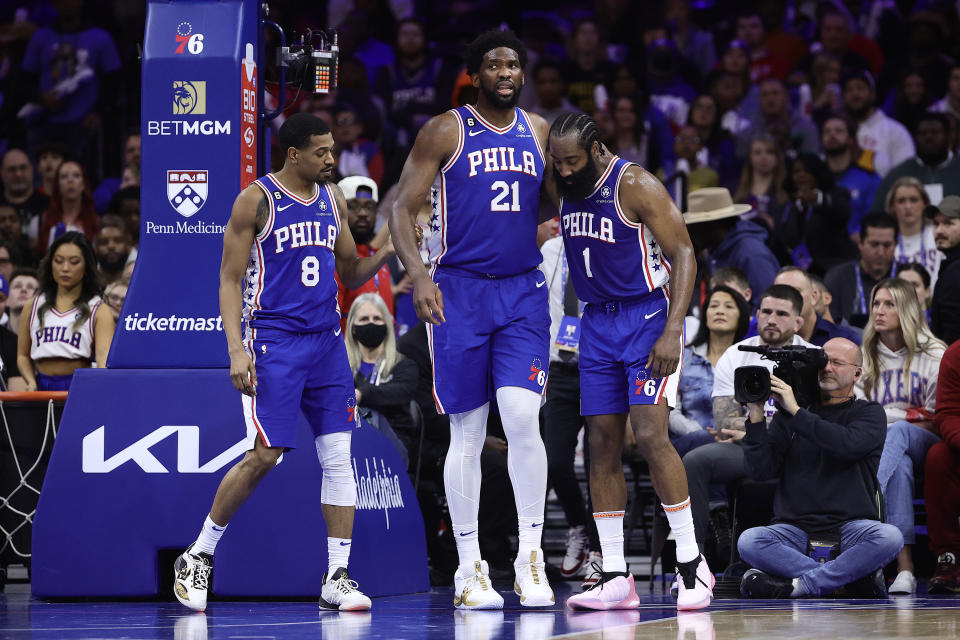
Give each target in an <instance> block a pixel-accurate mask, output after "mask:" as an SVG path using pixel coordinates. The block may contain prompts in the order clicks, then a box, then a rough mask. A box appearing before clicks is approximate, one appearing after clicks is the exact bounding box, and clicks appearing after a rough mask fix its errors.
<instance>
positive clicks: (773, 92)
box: [738, 78, 820, 156]
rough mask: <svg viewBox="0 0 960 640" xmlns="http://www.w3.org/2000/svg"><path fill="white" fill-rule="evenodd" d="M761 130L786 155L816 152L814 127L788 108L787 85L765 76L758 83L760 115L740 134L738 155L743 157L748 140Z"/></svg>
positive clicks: (817, 141)
mask: <svg viewBox="0 0 960 640" xmlns="http://www.w3.org/2000/svg"><path fill="white" fill-rule="evenodd" d="M762 133H765V134H767V135H770V136H772V137H773V139H774V140H776V141H777V142H778V144H779V146H780V147H781V148H782V149H784V150H785V151H786V153H787V155H796V154H798V153H817V152H818V151H820V140H819V137H818V134H817V128H816V126H815V125H814V124H813V122H811V121H810V119H809V118H807V117H806V116H804V115H802V114H800V113H798V112H796V111H793V110H792V109H791V108H790V96H789V94H788V93H787V87H786V85H785V84H784V83H783V81H782V80H779V79H777V78H767V79H766V80H764V81H763V82H761V83H760V115H759V117H758V118H756V119H755V121H754V125H753V128H752V129H751V130H749V131H747V132H746V133H744V134H742V135H741V137H740V141H741V144H740V148H739V149H738V152H739V155H741V156H746V155H747V151H748V149H749V142H750V140H753V139H754V138H755V137H757V136H758V135H760V134H762Z"/></svg>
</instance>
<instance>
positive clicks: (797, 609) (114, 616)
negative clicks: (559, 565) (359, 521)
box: [0, 563, 960, 640]
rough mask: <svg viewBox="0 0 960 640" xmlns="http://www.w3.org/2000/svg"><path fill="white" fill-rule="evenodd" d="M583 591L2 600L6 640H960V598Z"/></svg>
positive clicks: (18, 595)
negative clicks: (697, 603)
mask: <svg viewBox="0 0 960 640" xmlns="http://www.w3.org/2000/svg"><path fill="white" fill-rule="evenodd" d="M117 570H118V571H122V570H123V566H122V563H121V564H118V566H117ZM573 586H574V584H573V583H561V584H559V585H556V588H555V592H556V595H557V600H558V602H557V606H555V607H552V608H550V609H546V610H543V609H539V610H536V609H535V610H531V609H523V608H522V607H521V606H520V605H519V602H518V601H517V598H516V596H514V595H513V594H511V593H507V592H504V598H505V599H506V607H505V609H504V610H503V611H455V610H454V609H453V607H452V600H453V595H452V590H451V589H449V588H446V589H434V590H433V591H431V592H430V593H422V594H414V595H405V596H392V597H384V598H375V599H374V600H373V610H372V611H370V612H367V613H339V612H335V611H334V612H326V611H324V612H320V611H319V610H318V608H317V605H316V602H306V601H303V602H263V601H256V602H254V601H247V602H244V601H239V602H236V601H235V602H222V601H213V602H211V603H210V606H209V608H208V609H207V612H206V613H205V614H196V613H194V614H191V613H188V612H187V611H186V610H185V609H184V608H183V607H182V606H180V605H179V604H178V603H175V602H45V601H40V600H36V599H34V598H32V597H31V596H30V593H29V585H26V584H10V585H7V588H6V592H5V593H3V594H2V595H0V638H3V639H5V640H6V639H10V640H14V639H20V638H32V639H40V638H57V639H60V638H64V639H73V638H175V639H176V640H207V639H210V640H213V639H217V640H220V639H224V640H225V639H229V638H237V639H240V638H244V639H254V638H260V639H267V638H322V639H324V640H360V639H362V638H376V639H379V638H384V639H394V638H430V639H437V640H441V639H444V640H445V639H448V638H449V639H455V640H496V639H501V638H502V639H510V640H540V639H543V638H583V639H585V640H586V639H604V640H621V639H622V640H627V639H632V638H670V639H671V640H672V639H673V638H676V640H714V639H728V638H729V639H733V638H736V639H740V638H793V639H798V640H802V639H805V638H811V639H812V638H844V639H847V640H857V639H859V638H864V639H866V638H917V639H919V638H924V639H927V638H929V639H931V640H932V639H934V638H936V639H938V640H945V639H949V638H960V598H955V597H925V596H918V597H909V596H907V597H897V598H895V599H894V598H891V599H889V600H799V601H782V600H781V601H772V600H771V601H757V600H715V601H714V603H713V604H712V605H711V606H710V608H709V609H706V610H704V611H703V612H697V613H685V614H680V615H677V611H676V605H675V604H674V601H673V600H672V599H671V598H670V597H669V595H661V594H660V592H659V589H656V590H655V593H653V594H651V593H649V591H648V588H647V585H646V583H644V584H642V585H638V590H639V591H640V592H641V605H640V608H639V609H638V610H634V611H600V612H571V611H568V610H567V609H566V608H565V606H564V604H565V602H566V599H567V597H569V596H570V594H571V588H572V587H573Z"/></svg>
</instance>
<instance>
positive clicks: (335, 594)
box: [320, 567, 370, 611]
mask: <svg viewBox="0 0 960 640" xmlns="http://www.w3.org/2000/svg"><path fill="white" fill-rule="evenodd" d="M357 587H358V585H357V583H356V582H354V581H353V580H351V579H350V575H349V574H348V573H347V570H346V569H344V568H343V567H338V568H337V570H336V571H334V572H333V575H332V576H331V577H330V578H329V579H327V574H323V587H322V588H321V589H320V608H321V609H339V610H340V611H366V610H367V609H369V608H370V598H368V597H367V596H365V595H364V594H363V593H361V591H360V590H359V589H358V588H357Z"/></svg>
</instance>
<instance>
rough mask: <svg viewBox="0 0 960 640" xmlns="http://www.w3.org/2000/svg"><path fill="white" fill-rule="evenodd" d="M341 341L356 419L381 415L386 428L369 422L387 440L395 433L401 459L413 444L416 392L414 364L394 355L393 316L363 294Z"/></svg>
mask: <svg viewBox="0 0 960 640" xmlns="http://www.w3.org/2000/svg"><path fill="white" fill-rule="evenodd" d="M344 340H345V341H346V343H347V358H348V359H349V360H350V370H351V371H353V380H354V385H355V386H356V393H357V406H358V407H359V408H360V415H361V416H364V415H365V413H366V411H365V410H369V411H375V412H377V413H378V414H379V415H380V416H382V417H383V418H384V419H385V420H386V422H387V423H388V424H387V425H383V423H382V422H381V421H380V420H379V418H378V417H377V416H376V415H375V414H369V417H368V420H369V421H370V422H372V423H373V424H374V426H376V427H377V428H378V429H379V430H380V431H381V432H384V433H385V434H386V435H387V437H388V438H390V437H391V435H392V434H396V435H395V436H394V437H398V438H399V440H400V442H399V443H397V442H396V441H395V442H394V444H401V445H402V446H403V447H404V449H405V450H401V455H402V456H403V457H404V460H406V459H407V452H408V451H413V450H414V449H415V444H416V441H417V437H416V436H417V434H415V433H414V424H413V418H412V417H411V415H410V401H411V400H412V399H413V393H414V391H415V390H416V388H417V375H418V371H417V364H416V363H415V362H414V361H413V360H410V359H408V358H404V357H403V356H402V355H401V354H400V353H399V352H398V351H397V342H396V338H395V337H394V333H393V316H392V315H391V314H390V311H389V310H388V309H387V305H386V303H385V302H384V301H383V298H381V297H380V296H379V295H378V294H376V293H364V294H361V295H360V296H358V297H357V299H356V300H354V302H353V306H352V307H350V313H349V314H348V316H347V330H346V332H345V333H344ZM391 432H392V433H391ZM391 439H393V438H391Z"/></svg>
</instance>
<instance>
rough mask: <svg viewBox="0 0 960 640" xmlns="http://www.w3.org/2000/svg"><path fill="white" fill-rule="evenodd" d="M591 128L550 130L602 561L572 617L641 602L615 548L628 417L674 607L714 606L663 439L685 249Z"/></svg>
mask: <svg viewBox="0 0 960 640" xmlns="http://www.w3.org/2000/svg"><path fill="white" fill-rule="evenodd" d="M597 136H598V131H597V125H596V123H595V122H594V121H593V119H592V118H590V117H589V116H586V115H583V114H575V113H566V114H563V115H562V116H560V117H559V118H558V119H557V120H556V121H555V122H554V123H553V126H552V127H551V129H550V138H549V153H550V157H551V160H552V163H553V171H552V174H553V175H552V177H551V178H549V179H550V180H554V181H555V182H556V186H557V189H558V192H559V195H560V196H561V200H560V226H561V229H562V232H563V244H564V250H565V252H566V259H567V264H568V265H569V269H570V277H571V278H572V279H573V284H574V289H575V290H576V293H577V298H579V299H580V300H583V301H585V302H587V303H588V304H587V306H586V308H585V310H584V313H583V317H582V319H581V320H580V322H581V323H582V326H581V332H580V336H581V337H580V344H579V351H580V389H581V396H580V397H581V400H580V411H581V413H582V414H583V415H584V416H585V417H586V420H587V428H588V433H589V436H590V495H591V497H592V498H593V508H594V509H595V510H596V511H595V513H594V514H593V517H594V520H595V521H596V524H597V531H598V533H599V535H600V546H601V551H602V553H603V567H602V570H601V569H600V568H599V567H598V568H597V571H598V573H599V574H600V575H599V579H598V581H597V583H596V584H595V585H593V586H592V587H591V588H590V589H588V590H587V591H584V592H583V593H580V594H577V595H575V596H572V597H570V598H569V599H568V600H567V606H569V607H570V608H573V609H624V608H634V607H636V606H637V605H638V604H639V599H638V598H637V593H636V591H635V589H634V584H633V576H632V575H630V573H629V572H628V571H627V565H626V562H625V560H624V550H623V513H624V508H625V506H626V486H625V484H624V478H623V466H622V465H621V462H620V454H621V451H622V449H623V437H624V428H625V421H626V417H627V414H628V413H629V415H630V422H631V424H632V426H633V430H634V433H635V435H636V440H637V446H638V447H639V449H640V453H641V454H642V455H643V457H644V459H645V460H646V461H647V463H648V464H649V466H650V477H651V480H652V481H653V486H654V488H655V489H656V491H657V495H658V496H660V499H661V501H662V502H663V508H664V510H665V511H666V514H667V519H668V520H669V521H670V528H671V529H672V530H673V534H674V536H675V537H676V541H677V561H678V567H677V573H679V574H680V576H681V579H680V580H679V581H678V582H679V597H678V600H677V608H678V609H680V610H686V609H699V608H702V607H705V606H707V605H708V604H710V600H711V598H712V589H713V575H712V574H711V573H710V570H709V568H708V567H707V563H706V560H704V559H703V558H702V556H701V555H700V552H699V550H698V548H697V541H696V539H695V537H694V530H693V517H692V513H691V511H690V498H689V493H688V491H687V480H686V475H685V474H684V469H683V464H682V463H681V462H680V457H679V456H678V455H677V452H676V450H675V449H674V448H673V446H672V445H671V444H670V440H669V439H668V437H667V416H668V414H669V411H670V408H669V406H670V405H673V403H674V399H675V397H676V393H677V381H678V378H679V375H680V374H679V371H677V364H678V363H679V362H680V360H681V358H682V356H683V334H682V328H683V316H684V313H685V311H686V309H687V306H688V305H689V303H690V295H691V292H692V290H693V280H694V277H695V275H696V264H695V261H694V253H693V246H692V245H691V243H690V238H689V236H688V235H687V229H686V226H685V224H684V221H683V217H682V216H681V214H680V211H679V210H678V209H677V207H676V206H675V205H674V203H673V201H672V200H671V199H670V196H669V194H668V193H667V191H666V189H664V187H663V185H662V184H661V183H660V181H659V180H657V179H656V178H655V177H654V176H653V175H651V174H650V173H648V172H646V171H645V170H643V169H642V168H641V167H639V166H637V165H635V164H632V163H630V162H627V161H626V160H623V159H622V158H618V157H616V156H614V155H612V154H611V153H610V152H609V151H608V150H607V149H606V148H605V147H604V146H603V144H601V143H600V142H599V141H598V139H597Z"/></svg>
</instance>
